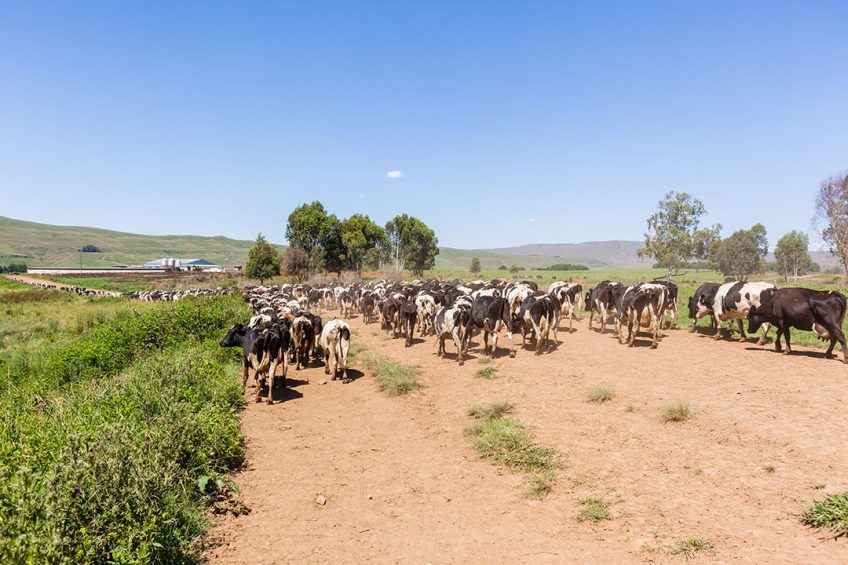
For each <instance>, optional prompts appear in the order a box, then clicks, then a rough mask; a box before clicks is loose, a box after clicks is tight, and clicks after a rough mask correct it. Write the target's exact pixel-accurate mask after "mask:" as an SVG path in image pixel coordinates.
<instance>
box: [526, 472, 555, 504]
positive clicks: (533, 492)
mask: <svg viewBox="0 0 848 565" xmlns="http://www.w3.org/2000/svg"><path fill="white" fill-rule="evenodd" d="M556 482H557V476H556V473H554V472H553V471H545V472H543V473H539V474H538V475H535V476H533V477H532V478H531V479H530V486H529V487H528V489H527V498H532V499H534V500H542V499H543V498H545V497H546V496H548V495H549V494H550V493H551V491H552V490H554V485H555V484H556Z"/></svg>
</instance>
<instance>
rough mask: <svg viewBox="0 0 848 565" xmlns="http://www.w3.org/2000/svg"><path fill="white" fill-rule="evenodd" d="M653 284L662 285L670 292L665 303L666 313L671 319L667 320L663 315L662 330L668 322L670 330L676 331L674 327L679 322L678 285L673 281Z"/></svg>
mask: <svg viewBox="0 0 848 565" xmlns="http://www.w3.org/2000/svg"><path fill="white" fill-rule="evenodd" d="M651 284H661V285H663V286H664V287H665V288H666V289H667V290H668V292H667V293H666V303H665V313H667V314H669V315H670V317H671V319H670V320H666V317H665V315H663V318H662V320H660V329H663V326H665V325H666V322H668V326H666V327H668V328H670V329H674V326H675V324H676V322H677V294H678V288H677V284H675V283H673V282H672V281H663V280H653V281H651Z"/></svg>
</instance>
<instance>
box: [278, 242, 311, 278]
mask: <svg viewBox="0 0 848 565" xmlns="http://www.w3.org/2000/svg"><path fill="white" fill-rule="evenodd" d="M311 272H312V261H311V258H310V256H309V253H307V252H306V250H305V249H304V248H303V247H289V248H288V249H286V252H285V253H284V254H283V274H284V275H288V276H292V277H295V278H297V279H298V280H304V279H305V278H307V277H308V276H309V274H310V273H311Z"/></svg>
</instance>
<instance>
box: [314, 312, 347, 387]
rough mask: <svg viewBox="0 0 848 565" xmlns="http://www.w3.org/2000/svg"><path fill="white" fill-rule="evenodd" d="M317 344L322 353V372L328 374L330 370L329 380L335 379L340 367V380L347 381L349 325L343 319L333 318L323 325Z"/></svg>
mask: <svg viewBox="0 0 848 565" xmlns="http://www.w3.org/2000/svg"><path fill="white" fill-rule="evenodd" d="M319 344H320V347H321V351H322V352H323V353H324V373H325V374H327V375H329V374H331V372H332V375H333V377H332V379H331V380H336V377H337V375H338V372H339V369H341V371H342V376H341V379H342V382H343V383H346V382H348V376H347V353H348V351H349V350H350V325H349V324H348V323H347V322H345V321H344V320H339V319H338V318H333V319H332V320H330V321H329V322H327V325H325V326H324V329H323V331H322V332H321V339H320V340H319ZM331 366H332V369H331V368H330V367H331Z"/></svg>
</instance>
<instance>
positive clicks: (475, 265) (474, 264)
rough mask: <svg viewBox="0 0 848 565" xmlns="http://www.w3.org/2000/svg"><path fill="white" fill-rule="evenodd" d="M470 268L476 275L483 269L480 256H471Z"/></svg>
mask: <svg viewBox="0 0 848 565" xmlns="http://www.w3.org/2000/svg"><path fill="white" fill-rule="evenodd" d="M468 270H469V271H471V272H472V273H473V274H475V275H476V274H477V273H479V272H480V270H481V269H480V258H479V257H472V258H471V265H470V266H469V267H468Z"/></svg>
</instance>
